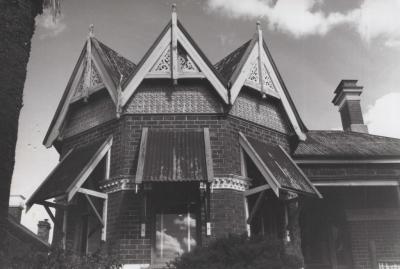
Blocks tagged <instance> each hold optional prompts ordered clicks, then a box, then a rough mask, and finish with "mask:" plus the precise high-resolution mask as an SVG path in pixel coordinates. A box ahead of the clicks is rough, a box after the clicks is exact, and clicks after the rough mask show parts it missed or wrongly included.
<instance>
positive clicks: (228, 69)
mask: <svg viewBox="0 0 400 269" xmlns="http://www.w3.org/2000/svg"><path fill="white" fill-rule="evenodd" d="M250 43H251V39H250V40H249V41H247V42H246V43H244V44H243V45H241V46H240V47H239V48H237V49H235V50H234V51H232V52H231V53H229V54H228V55H227V56H226V57H224V58H223V59H221V60H220V61H219V62H217V63H216V64H215V65H214V67H215V69H216V70H217V71H218V72H219V73H220V74H221V76H222V77H223V78H224V79H225V81H227V82H229V81H230V80H231V78H232V75H233V73H234V72H235V70H236V69H237V67H238V66H239V63H240V60H241V59H242V58H243V55H244V54H245V52H246V50H247V48H248V47H249V45H250Z"/></svg>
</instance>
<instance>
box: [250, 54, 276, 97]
mask: <svg viewBox="0 0 400 269" xmlns="http://www.w3.org/2000/svg"><path fill="white" fill-rule="evenodd" d="M258 66H259V64H258V62H257V61H255V62H254V63H253V64H252V66H251V69H250V72H249V74H248V76H247V79H246V81H245V84H246V86H249V87H251V88H254V89H257V90H259V91H261V88H262V90H263V92H262V96H263V98H266V97H267V96H266V95H267V94H268V95H271V96H274V97H275V98H278V99H280V96H279V94H278V92H277V90H276V88H275V85H274V83H273V82H272V79H271V77H270V75H269V73H268V70H267V67H266V66H265V64H264V63H263V64H262V74H261V76H262V80H261V81H260V72H259V69H258ZM260 83H262V86H263V87H261V85H260Z"/></svg>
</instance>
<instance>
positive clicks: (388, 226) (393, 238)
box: [349, 220, 400, 269]
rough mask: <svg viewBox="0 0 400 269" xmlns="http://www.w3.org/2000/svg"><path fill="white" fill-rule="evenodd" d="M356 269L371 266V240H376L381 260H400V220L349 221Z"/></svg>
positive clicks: (366, 268) (377, 252)
mask: <svg viewBox="0 0 400 269" xmlns="http://www.w3.org/2000/svg"><path fill="white" fill-rule="evenodd" d="M349 227H350V234H351V246H352V254H353V265H354V268H355V269H374V267H372V266H371V255H370V251H369V242H370V241H371V240H373V241H375V245H376V256H377V259H378V261H379V260H400V220H371V221H354V222H350V223H349Z"/></svg>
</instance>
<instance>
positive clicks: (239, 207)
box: [61, 81, 290, 264]
mask: <svg viewBox="0 0 400 269" xmlns="http://www.w3.org/2000/svg"><path fill="white" fill-rule="evenodd" d="M152 83H154V82H149V81H148V82H146V83H143V84H142V85H141V86H140V87H141V89H139V90H138V92H137V93H136V94H135V95H134V97H133V99H132V100H131V101H130V103H129V104H128V106H127V109H126V114H124V115H122V116H121V118H120V119H119V120H117V119H115V118H114V115H115V107H114V105H113V104H110V102H111V101H110V100H111V99H109V98H108V99H105V98H103V99H101V98H99V99H98V100H97V99H95V98H94V97H93V98H92V97H91V98H90V99H89V102H88V103H87V104H86V105H83V106H82V107H77V108H76V109H75V110H72V112H71V115H70V116H69V122H68V123H67V125H66V126H67V127H66V129H65V134H67V135H66V136H65V138H64V140H63V141H62V142H61V143H62V147H61V153H62V154H65V153H66V152H67V151H68V150H69V149H70V148H71V147H74V146H81V145H85V144H87V143H91V142H94V141H97V140H100V139H104V138H106V137H108V136H109V135H113V145H112V148H111V178H114V177H118V176H121V175H127V176H129V177H130V178H133V177H134V175H135V173H136V165H137V156H138V151H139V145H140V138H141V132H142V128H143V127H148V128H161V129H171V130H172V129H203V128H209V129H210V140H211V149H212V157H213V166H214V174H215V176H226V175H228V174H240V155H239V142H238V138H239V135H238V132H239V131H240V132H242V133H244V134H245V135H247V136H250V137H253V138H255V139H258V140H260V141H264V142H270V143H278V144H280V145H282V146H284V147H285V148H286V149H288V147H289V135H288V134H289V132H290V130H289V127H288V126H287V125H285V124H286V123H285V122H286V119H282V118H281V117H283V116H282V115H283V114H282V111H280V108H279V106H278V105H276V104H273V103H268V100H267V101H266V104H261V103H259V104H258V105H257V106H255V107H254V106H253V107H252V109H253V111H252V113H251V114H248V115H247V114H246V113H244V111H243V110H241V109H240V108H236V111H237V112H238V113H237V115H227V114H224V113H223V105H222V102H221V101H220V99H219V96H217V95H216V93H215V91H214V90H212V89H211V88H209V87H210V86H209V85H208V83H198V82H197V83H193V82H191V83H189V82H184V83H180V84H179V85H178V86H176V87H175V88H173V87H172V86H171V85H169V84H168V85H169V86H168V85H167V86H162V87H161V86H158V87H155V86H154V85H153V84H152ZM149 85H150V86H149ZM241 98H242V99H240V98H239V101H238V102H239V103H240V102H241V100H250V99H248V98H253V97H251V96H250V97H249V96H244V97H241ZM251 100H252V99H251ZM257 100H258V99H257ZM260 100H261V99H260ZM239 103H238V104H239ZM183 112H185V113H186V114H184V113H183ZM191 112H193V113H191ZM132 113H137V114H132ZM139 113H140V114H139ZM150 113H153V114H150ZM156 113H157V114H156ZM195 113H196V114H195ZM241 113H242V114H241ZM263 113H268V114H264V116H263ZM270 114H271V115H273V116H270ZM239 116H245V117H246V118H245V119H241V118H239ZM263 117H264V118H265V119H263ZM261 120H263V121H261ZM94 122H96V126H95V127H93V126H94V125H93V124H94ZM140 207H141V200H140V197H138V196H137V195H135V194H134V192H133V191H117V192H115V193H111V194H110V195H109V208H108V231H107V238H108V241H109V242H110V243H111V244H112V248H113V249H114V250H115V251H116V252H118V253H119V254H120V255H121V258H122V262H124V263H136V264H141V263H149V262H150V256H151V239H150V232H149V229H150V223H148V224H147V229H148V230H147V232H146V238H144V239H143V238H141V237H140ZM211 213H212V215H211V221H212V237H211V238H214V237H217V236H222V235H226V234H228V233H239V234H241V233H244V232H245V231H246V223H245V216H244V214H245V213H244V201H243V193H242V192H239V191H234V190H214V191H213V193H212V195H211ZM72 221H73V220H72ZM202 227H203V229H204V227H205V226H204V224H203V225H202ZM204 234H205V231H203V235H204ZM203 241H204V242H206V241H208V239H204V238H203Z"/></svg>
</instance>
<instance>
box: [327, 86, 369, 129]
mask: <svg viewBox="0 0 400 269" xmlns="http://www.w3.org/2000/svg"><path fill="white" fill-rule="evenodd" d="M362 91H363V87H362V86H358V85H357V80H354V79H344V80H342V81H340V83H339V85H338V86H337V88H336V90H335V92H334V93H335V97H334V98H333V100H332V103H333V104H334V105H335V106H338V107H339V112H340V117H341V119H342V125H343V130H344V131H352V132H359V133H368V127H367V125H365V124H364V119H363V115H362V111H361V105H360V101H361V97H360V96H361V94H362Z"/></svg>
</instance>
